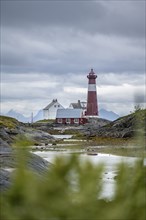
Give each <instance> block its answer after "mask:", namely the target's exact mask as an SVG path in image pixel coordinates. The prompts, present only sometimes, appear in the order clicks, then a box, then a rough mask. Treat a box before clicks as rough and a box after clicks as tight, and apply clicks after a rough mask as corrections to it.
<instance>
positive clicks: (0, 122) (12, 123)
mask: <svg viewBox="0 0 146 220" xmlns="http://www.w3.org/2000/svg"><path fill="white" fill-rule="evenodd" d="M19 123H20V122H18V121H17V120H16V119H14V118H11V117H7V116H0V126H1V127H7V128H10V129H11V128H15V127H16V126H17V125H18V124H19Z"/></svg>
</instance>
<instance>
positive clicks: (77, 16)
mask: <svg viewBox="0 0 146 220" xmlns="http://www.w3.org/2000/svg"><path fill="white" fill-rule="evenodd" d="M1 12H2V26H9V27H15V28H20V29H21V28H25V29H26V31H28V30H29V28H31V29H36V28H37V29H39V30H41V29H42V27H44V26H45V27H46V28H50V27H51V26H65V27H68V28H73V29H74V31H77V30H84V31H85V32H90V33H92V34H93V33H102V34H112V35H113V34H115V35H125V36H130V37H144V35H145V2H144V1H118V2H116V1H110V2H108V1H20V2H18V1H12V2H10V1H4V2H2V11H1Z"/></svg>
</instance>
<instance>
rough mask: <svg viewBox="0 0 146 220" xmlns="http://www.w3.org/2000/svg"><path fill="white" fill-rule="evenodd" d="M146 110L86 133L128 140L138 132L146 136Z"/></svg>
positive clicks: (91, 129)
mask: <svg viewBox="0 0 146 220" xmlns="http://www.w3.org/2000/svg"><path fill="white" fill-rule="evenodd" d="M145 125H146V109H144V110H139V111H136V112H135V113H132V114H130V115H127V116H124V117H121V118H119V119H117V120H115V121H113V122H110V123H108V124H107V125H105V126H102V127H100V128H98V127H95V126H94V128H92V127H90V129H89V128H88V131H86V134H87V135H89V136H98V137H113V138H130V137H133V136H134V135H135V134H136V133H137V132H138V131H142V132H144V135H146V126H145Z"/></svg>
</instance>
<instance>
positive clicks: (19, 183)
mask: <svg viewBox="0 0 146 220" xmlns="http://www.w3.org/2000/svg"><path fill="white" fill-rule="evenodd" d="M18 155H19V154H18ZM22 159H23V158H22V152H21V160H22ZM20 163H22V164H23V166H22V165H20V166H19V168H18V169H17V170H16V172H15V173H14V175H13V183H12V186H11V188H10V189H9V190H8V191H7V192H5V193H3V194H2V195H1V200H0V203H1V219H3V220H12V219H14V220H25V219H30V220H52V219H62V220H65V219H77V220H81V219H82V220H86V219H87V220H89V219H99V220H113V219H116V220H145V217H146V215H145V214H146V213H145V205H146V200H145V189H146V188H145V185H146V183H145V173H144V171H145V167H144V165H143V161H142V160H141V161H138V162H137V163H135V165H133V167H128V165H126V164H120V165H119V167H118V176H117V178H116V180H115V181H116V189H115V195H114V198H113V199H112V201H105V200H103V199H99V198H100V194H101V191H102V173H103V170H104V167H103V165H100V166H99V165H98V166H95V165H93V164H91V163H90V162H86V163H81V162H80V160H79V158H78V157H76V156H71V157H70V158H68V159H65V158H62V157H61V158H60V157H59V158H56V160H55V161H54V166H52V169H49V170H48V172H47V174H46V175H44V176H43V177H42V178H40V176H37V175H36V174H34V173H32V172H31V171H29V170H28V169H25V166H24V163H25V161H21V162H20Z"/></svg>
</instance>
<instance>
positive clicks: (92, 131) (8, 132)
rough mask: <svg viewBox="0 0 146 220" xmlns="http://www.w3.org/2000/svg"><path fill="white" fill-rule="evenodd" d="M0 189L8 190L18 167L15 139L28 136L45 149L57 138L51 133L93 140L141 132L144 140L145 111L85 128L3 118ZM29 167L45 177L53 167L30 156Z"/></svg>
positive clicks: (101, 120)
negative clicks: (30, 122)
mask: <svg viewBox="0 0 146 220" xmlns="http://www.w3.org/2000/svg"><path fill="white" fill-rule="evenodd" d="M0 117H1V118H0V164H1V169H0V188H1V189H2V190H3V189H6V188H8V187H9V186H10V184H11V181H10V176H11V171H10V170H9V168H12V169H15V168H17V166H18V164H17V160H16V157H15V155H16V150H15V148H13V147H12V145H13V146H14V147H15V144H14V143H15V141H16V137H18V136H25V138H27V139H28V140H31V141H32V143H33V145H34V146H45V145H49V144H50V143H52V144H53V143H55V141H56V139H55V138H54V137H53V136H52V135H51V134H49V132H50V133H51V132H52V131H53V132H56V131H57V132H59V133H60V134H66V132H72V133H73V134H74V135H81V136H82V137H84V138H85V139H86V140H88V138H90V137H104V138H123V139H126V138H131V137H134V135H135V133H136V132H139V131H140V132H141V133H140V135H141V137H142V138H143V137H145V136H146V127H145V126H144V124H146V110H142V111H139V112H138V113H135V114H134V113H133V114H130V115H128V116H125V117H122V118H119V119H117V120H115V121H114V122H110V121H107V120H104V119H100V118H98V119H96V120H91V121H90V122H89V123H88V124H85V125H84V126H70V127H69V126H64V125H62V126H61V125H59V126H58V125H55V124H49V123H35V124H33V125H30V124H23V123H21V122H18V121H17V120H16V119H12V118H9V117H3V116H0ZM27 161H28V162H27V167H28V168H29V169H30V170H33V172H36V173H38V174H39V175H43V174H44V172H45V171H46V170H47V169H48V168H50V167H51V164H50V163H48V162H46V161H44V160H43V159H42V158H40V157H39V156H36V155H34V154H32V153H29V156H28V160H27Z"/></svg>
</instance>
